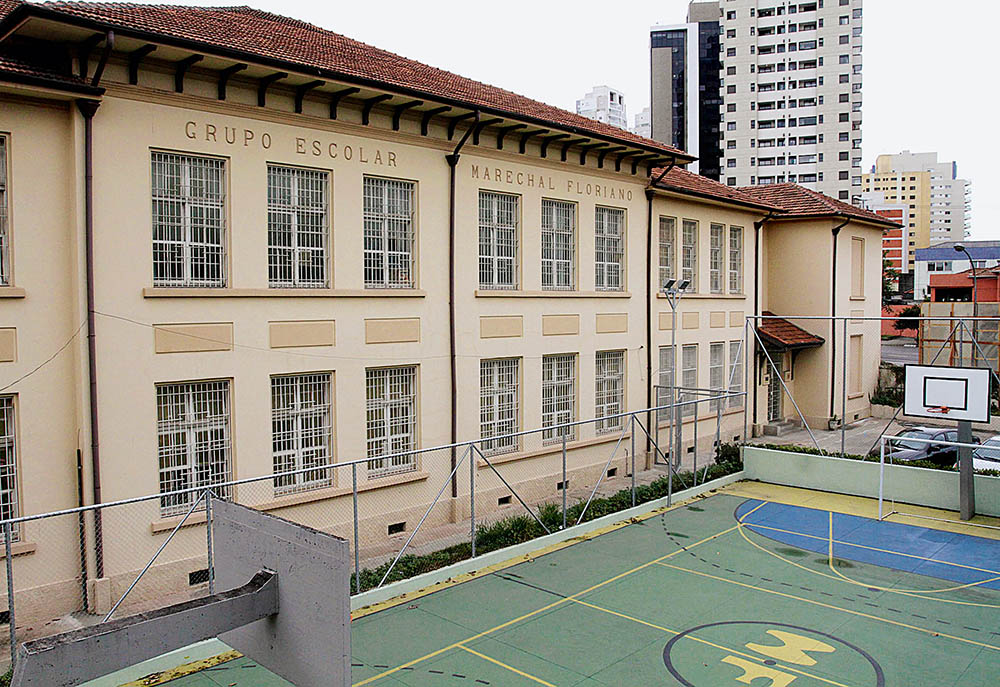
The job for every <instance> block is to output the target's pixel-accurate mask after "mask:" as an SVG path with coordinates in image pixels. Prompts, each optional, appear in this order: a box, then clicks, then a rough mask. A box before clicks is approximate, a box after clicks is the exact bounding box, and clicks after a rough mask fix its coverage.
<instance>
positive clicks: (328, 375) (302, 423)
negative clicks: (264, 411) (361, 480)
mask: <svg viewBox="0 0 1000 687" xmlns="http://www.w3.org/2000/svg"><path fill="white" fill-rule="evenodd" d="M289 382H290V383H291V387H292V389H291V395H292V397H293V398H292V406H291V407H288V408H282V409H281V410H280V411H279V409H278V408H277V407H276V405H275V400H276V392H277V391H278V389H277V388H276V384H286V385H287V384H288V383H289ZM307 383H310V384H315V385H317V388H320V389H322V392H323V395H324V397H325V398H324V399H323V401H322V402H321V403H319V404H314V405H313V406H312V407H305V402H304V400H303V399H304V398H305V397H306V394H305V393H304V390H303V387H304V386H305V384H307ZM335 408H336V406H335V404H334V395H333V373H332V372H329V371H322V372H296V373H292V374H278V375H271V465H272V470H273V472H274V474H275V475H279V474H282V473H287V472H295V473H296V474H292V475H285V476H284V477H283V478H278V477H275V479H274V480H273V484H274V493H275V496H284V495H287V494H299V493H302V492H307V491H313V490H316V489H323V488H325V487H332V486H334V481H335V477H336V470H335V469H333V468H331V467H330V466H332V465H333V464H334V463H336V462H337V461H336V456H335V445H336V444H335V432H334V418H335V417H336V413H335ZM324 414H325V418H323V417H322V416H323V415H324ZM307 418H318V419H319V420H320V422H321V423H322V424H320V425H318V431H316V430H317V427H308V428H306V424H307V422H306V420H307ZM281 420H286V421H290V422H291V424H292V426H293V427H292V429H291V432H290V436H288V439H287V440H290V441H291V443H292V446H291V448H290V449H284V450H283V451H282V453H284V454H286V457H285V458H284V462H286V463H290V465H288V466H287V467H282V466H280V463H279V461H281V460H282V459H281V458H279V455H278V453H279V452H278V450H277V444H278V441H279V438H278V434H277V431H276V430H277V425H278V422H279V421H281ZM306 429H310V430H313V435H314V437H315V438H317V439H319V440H320V441H323V442H324V444H325V445H322V446H319V445H317V446H304V444H305V443H306V442H305V439H306V437H307V434H306ZM286 434H289V433H288V432H287V431H286ZM312 449H322V451H316V454H317V455H319V454H320V453H322V452H325V456H324V458H325V459H324V460H323V461H321V462H315V463H307V462H306V461H307V457H308V452H309V451H310V450H312ZM314 466H315V467H316V469H315V471H313V470H311V469H310V471H309V472H297V471H298V470H302V469H304V468H313V467H314ZM314 472H315V473H318V474H320V476H319V477H318V478H313V479H310V476H312V475H313V474H314ZM322 473H326V474H325V476H324V475H322ZM279 481H280V482H285V483H283V484H279Z"/></svg>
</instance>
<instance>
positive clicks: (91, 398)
mask: <svg viewBox="0 0 1000 687" xmlns="http://www.w3.org/2000/svg"><path fill="white" fill-rule="evenodd" d="M114 46H115V34H114V32H112V31H108V33H107V35H106V36H105V43H104V51H103V53H102V54H101V60H100V62H99V63H98V65H97V70H96V71H95V72H94V77H93V79H92V81H91V85H92V86H94V87H97V86H98V85H100V80H101V76H102V75H103V73H104V67H105V66H106V65H107V62H108V58H109V57H110V56H111V51H112V50H113V49H114ZM76 106H77V109H79V110H80V114H82V115H83V140H84V143H83V146H84V147H83V159H84V178H83V179H84V213H85V214H84V222H85V225H84V227H85V228H84V240H85V243H86V261H87V277H86V278H87V376H88V377H89V382H90V388H89V394H88V398H87V401H88V405H89V410H90V469H91V474H92V476H93V481H94V484H93V501H94V504H98V503H101V502H102V499H101V441H100V436H101V433H100V428H99V425H98V420H97V332H96V331H95V322H94V319H95V318H94V310H95V305H94V115H95V114H97V109H98V108H99V107H100V106H101V103H100V102H99V101H97V100H77V101H76ZM94 562H95V570H94V572H95V573H96V577H97V578H98V579H100V578H102V577H104V528H103V519H102V514H101V511H100V510H95V511H94Z"/></svg>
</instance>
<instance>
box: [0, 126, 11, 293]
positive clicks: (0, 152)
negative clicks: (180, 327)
mask: <svg viewBox="0 0 1000 687" xmlns="http://www.w3.org/2000/svg"><path fill="white" fill-rule="evenodd" d="M7 214H8V213H7V137H6V136H0V286H8V285H9V284H10V263H9V258H10V256H9V253H10V239H9V238H8V234H7Z"/></svg>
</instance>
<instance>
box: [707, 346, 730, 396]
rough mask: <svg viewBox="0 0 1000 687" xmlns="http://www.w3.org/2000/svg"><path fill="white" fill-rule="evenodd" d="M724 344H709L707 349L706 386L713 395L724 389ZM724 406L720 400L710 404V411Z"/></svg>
mask: <svg viewBox="0 0 1000 687" xmlns="http://www.w3.org/2000/svg"><path fill="white" fill-rule="evenodd" d="M725 377H726V344H725V343H723V342H719V343H712V344H709V347H708V386H709V388H710V389H711V390H712V393H713V394H717V393H722V392H723V391H725V388H726V379H725ZM723 406H725V403H723V402H722V401H721V400H718V399H715V400H713V401H712V402H711V404H710V407H711V409H712V410H718V409H719V408H722V407H723Z"/></svg>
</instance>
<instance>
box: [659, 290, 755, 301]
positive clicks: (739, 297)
mask: <svg viewBox="0 0 1000 687" xmlns="http://www.w3.org/2000/svg"><path fill="white" fill-rule="evenodd" d="M656 297H657V298H663V299H666V297H667V295H666V294H665V293H663V292H662V291H660V292H658V293H657V294H656ZM689 298H699V299H718V300H727V301H745V300H746V299H747V295H746V294H745V293H684V294H681V300H687V299H689Z"/></svg>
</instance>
